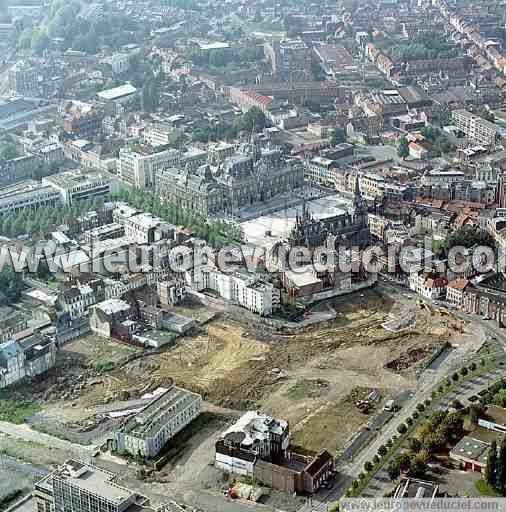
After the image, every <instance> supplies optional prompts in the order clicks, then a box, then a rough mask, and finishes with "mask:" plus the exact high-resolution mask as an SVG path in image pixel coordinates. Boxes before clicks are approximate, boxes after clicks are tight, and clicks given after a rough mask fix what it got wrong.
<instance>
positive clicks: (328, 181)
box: [304, 156, 339, 188]
mask: <svg viewBox="0 0 506 512" xmlns="http://www.w3.org/2000/svg"><path fill="white" fill-rule="evenodd" d="M338 168H339V162H336V161H335V160H331V159H330V158H323V157H321V156H316V157H315V158H313V159H311V160H305V161H304V179H305V180H306V181H307V182H308V183H311V184H313V185H320V186H322V187H328V188H334V186H335V175H336V169H338Z"/></svg>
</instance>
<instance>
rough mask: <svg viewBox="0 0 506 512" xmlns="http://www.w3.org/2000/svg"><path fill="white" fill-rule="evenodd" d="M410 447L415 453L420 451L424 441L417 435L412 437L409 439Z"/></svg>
mask: <svg viewBox="0 0 506 512" xmlns="http://www.w3.org/2000/svg"><path fill="white" fill-rule="evenodd" d="M409 449H410V450H411V451H412V452H414V453H418V452H419V451H420V450H421V449H422V443H421V442H420V440H419V439H417V438H416V437H412V438H411V439H410V440H409Z"/></svg>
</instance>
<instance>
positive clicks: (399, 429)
mask: <svg viewBox="0 0 506 512" xmlns="http://www.w3.org/2000/svg"><path fill="white" fill-rule="evenodd" d="M407 431H408V428H407V427H406V425H405V424H404V423H401V424H400V425H399V426H398V427H397V432H399V434H405V433H406V432H407Z"/></svg>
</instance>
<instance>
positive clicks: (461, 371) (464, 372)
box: [460, 366, 469, 377]
mask: <svg viewBox="0 0 506 512" xmlns="http://www.w3.org/2000/svg"><path fill="white" fill-rule="evenodd" d="M468 373H469V370H468V369H467V368H466V367H465V366H464V368H462V369H461V370H460V375H462V376H463V377H465V376H466V375H467V374H468Z"/></svg>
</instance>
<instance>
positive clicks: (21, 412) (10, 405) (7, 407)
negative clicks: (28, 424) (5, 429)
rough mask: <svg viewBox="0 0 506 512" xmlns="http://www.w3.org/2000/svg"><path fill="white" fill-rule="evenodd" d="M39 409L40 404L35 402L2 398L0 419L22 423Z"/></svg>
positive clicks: (0, 401) (0, 399) (0, 400)
mask: <svg viewBox="0 0 506 512" xmlns="http://www.w3.org/2000/svg"><path fill="white" fill-rule="evenodd" d="M39 411H40V406H39V405H38V404H36V403H35V402H30V401H29V400H8V399H4V398H0V421H8V422H10V423H14V424H16V425H20V424H21V423H24V422H25V420H26V419H27V418H29V417H30V416H33V415H34V414H35V413H37V412H39Z"/></svg>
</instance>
